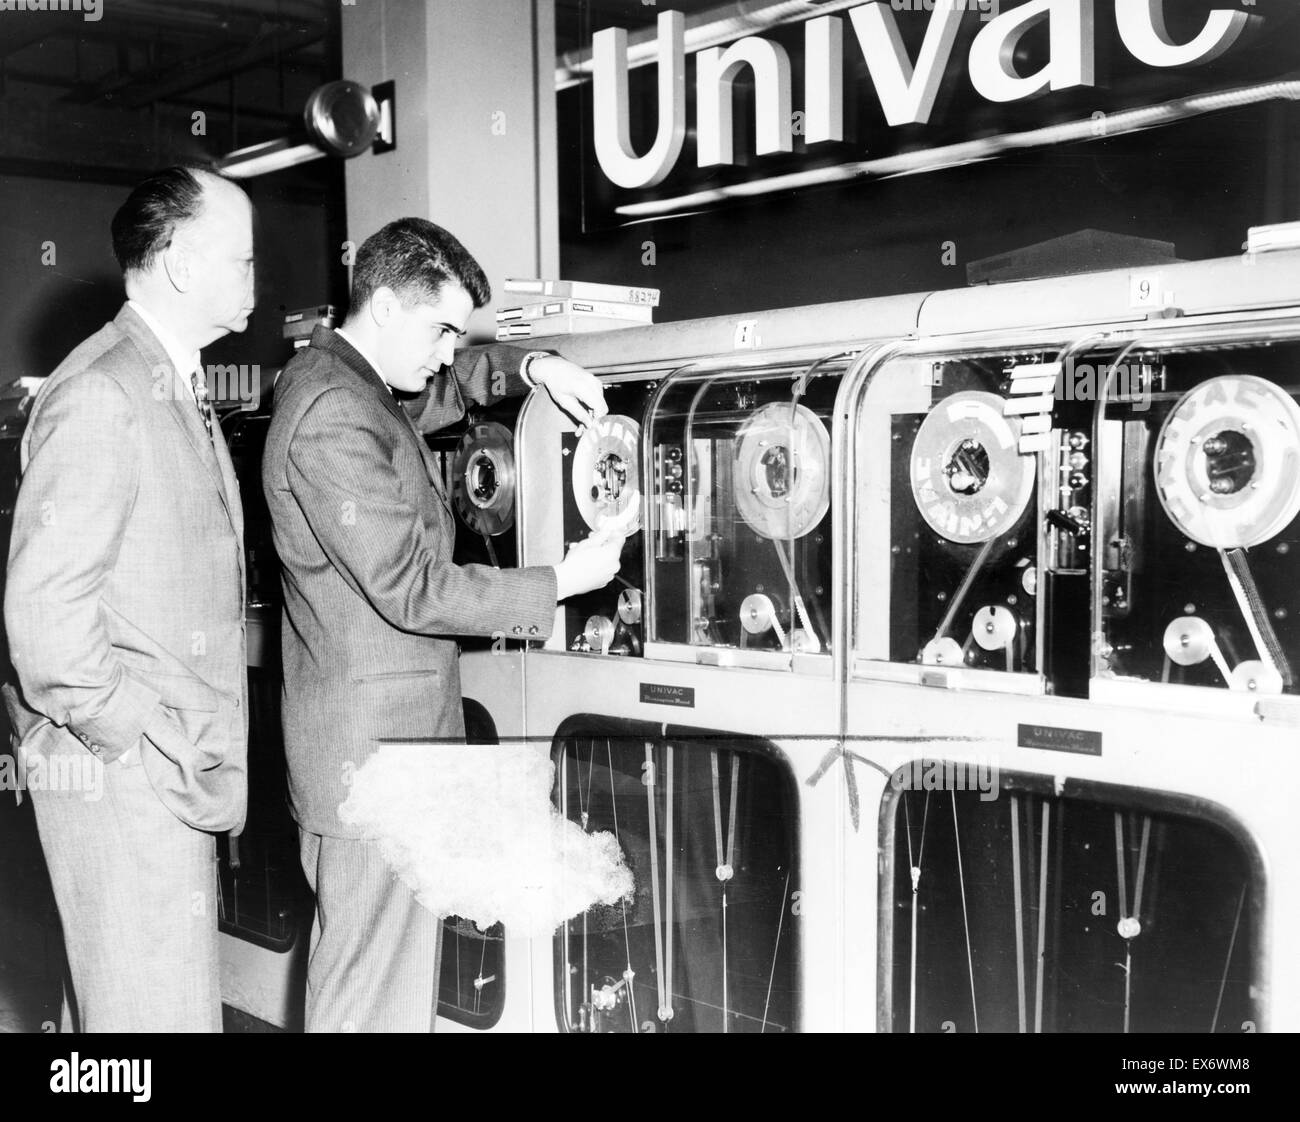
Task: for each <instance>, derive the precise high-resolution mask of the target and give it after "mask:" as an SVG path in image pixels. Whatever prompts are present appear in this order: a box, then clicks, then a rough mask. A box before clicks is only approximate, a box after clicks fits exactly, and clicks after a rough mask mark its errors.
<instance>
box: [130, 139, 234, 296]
mask: <svg viewBox="0 0 1300 1122" xmlns="http://www.w3.org/2000/svg"><path fill="white" fill-rule="evenodd" d="M205 175H206V176H211V177H212V178H214V179H224V178H225V177H224V176H223V175H222V174H221V173H220V172H219V171H218V170H217V169H216V168H215V167H212V166H208V165H205V164H178V165H176V166H175V167H169V168H163V169H162V171H156V172H154V173H153V175H151V176H149V178H148V179H145V180H143V181H142V182H140V183H138V184H136V186H135V188H134V190H132V192H131V193H130V194H129V195H128V196H127V198H126V202H124V203H123V204H122V205H121V206H120V207H119V208H118V211H117V213H116V214H115V215H113V256H114V257H116V258H117V263H118V265H120V266H121V268H122V272H123V273H130V272H135V271H137V270H145V269H148V268H150V267H151V266H152V265H153V263H154V261H155V260H156V259H157V257H158V254H160V253H161V252H162V251H163V250H164V249H166V248H167V247H168V246H169V245H171V244H172V238H173V237H175V235H176V228H177V227H178V226H180V225H182V224H183V223H186V222H189V221H191V220H193V219H195V218H197V217H198V216H199V213H200V212H201V211H202V209H203V180H202V179H201V178H200V176H205Z"/></svg>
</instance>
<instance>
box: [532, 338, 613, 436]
mask: <svg viewBox="0 0 1300 1122" xmlns="http://www.w3.org/2000/svg"><path fill="white" fill-rule="evenodd" d="M528 376H529V377H530V378H531V379H532V380H533V381H534V382H536V383H537V385H539V386H545V387H546V392H547V393H549V394H550V395H551V400H552V401H553V402H555V404H556V405H558V406H559V407H560V408H561V409H563V410H564V412H566V413H567V414H568V415H569V416H570V417H572V418H573V419H574V420H575V421H577V422H578V426H579V431H581V428H582V426H584V425H586V424H588V423H589V422H591V421H599V420H600V419H601V417H603V416H605V414H606V413H608V412H609V407H608V406H607V405H606V404H605V389H604V387H603V386H602V385H601V384H600V380H599V379H598V378H597V377H596V376H595V375H594V374H592V373H590V372H588V371H586V370H584V369H583V368H582V367H581V366H579V365H577V363H573V362H570V361H569V360H568V359H567V358H561V357H560V356H559V355H542V356H541V357H539V358H536V359H534V360H533V363H532V365H531V366H530V367H529V368H528Z"/></svg>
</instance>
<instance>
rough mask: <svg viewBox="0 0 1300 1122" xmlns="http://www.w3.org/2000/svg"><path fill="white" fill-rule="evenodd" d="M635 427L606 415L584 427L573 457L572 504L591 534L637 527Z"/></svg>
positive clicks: (626, 420)
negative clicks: (575, 506)
mask: <svg viewBox="0 0 1300 1122" xmlns="http://www.w3.org/2000/svg"><path fill="white" fill-rule="evenodd" d="M640 448H641V426H640V425H639V424H637V423H636V421H634V420H632V418H631V417H624V416H622V415H620V414H617V413H611V414H610V415H609V416H607V417H602V418H601V419H600V420H599V421H595V422H593V423H592V424H591V425H589V426H588V428H587V431H586V432H584V433H583V434H582V436H581V437H579V439H578V447H577V448H576V449H575V450H574V453H573V476H572V485H573V501H574V502H575V503H576V504H577V507H578V513H579V514H581V515H582V520H583V521H584V522H585V523H586V524H587V525H588V527H590V528H591V529H592V530H606V529H610V530H617V531H618V532H620V533H623V534H635V533H636V532H637V531H638V530H639V529H641V466H640V465H641V458H640Z"/></svg>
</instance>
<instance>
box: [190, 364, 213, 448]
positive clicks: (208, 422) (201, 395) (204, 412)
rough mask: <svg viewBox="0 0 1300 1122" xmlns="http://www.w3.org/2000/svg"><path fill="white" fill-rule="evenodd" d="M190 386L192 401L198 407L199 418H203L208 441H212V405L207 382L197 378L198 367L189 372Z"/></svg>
mask: <svg viewBox="0 0 1300 1122" xmlns="http://www.w3.org/2000/svg"><path fill="white" fill-rule="evenodd" d="M190 385H191V386H193V387H194V400H195V402H196V403H197V405H198V407H199V416H200V417H202V418H203V427H204V429H206V430H207V433H208V439H209V440H211V439H212V403H211V402H210V401H208V385H207V382H206V381H205V380H204V379H203V378H201V377H200V376H199V367H197V366H196V367H195V368H194V369H193V370H192V371H190Z"/></svg>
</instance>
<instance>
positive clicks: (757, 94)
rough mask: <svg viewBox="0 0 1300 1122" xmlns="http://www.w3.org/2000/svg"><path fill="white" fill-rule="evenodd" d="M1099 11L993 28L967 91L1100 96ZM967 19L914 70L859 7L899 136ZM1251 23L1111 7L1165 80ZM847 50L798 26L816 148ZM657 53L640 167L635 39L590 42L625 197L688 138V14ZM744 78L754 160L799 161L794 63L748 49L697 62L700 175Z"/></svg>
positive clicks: (651, 178) (1034, 1)
mask: <svg viewBox="0 0 1300 1122" xmlns="http://www.w3.org/2000/svg"><path fill="white" fill-rule="evenodd" d="M1096 7H1097V0H1029V2H1028V3H1025V4H1021V5H1020V6H1019V7H1016V8H1013V9H1011V10H1009V11H1006V12H1003V13H1002V14H1001V15H999V16H997V17H996V18H994V19H992V20H988V21H987V22H986V23H984V26H983V27H981V29H980V31H979V33H978V34H977V35H976V36H975V39H974V41H973V42H972V43H971V50H970V57H969V59H968V63H967V65H968V68H969V73H970V80H971V85H972V86H973V87H974V88H975V90H976V92H977V93H979V94H980V96H981V97H984V98H986V99H987V100H989V101H993V102H998V103H1003V102H1012V101H1021V100H1024V99H1025V98H1030V97H1036V96H1039V95H1041V94H1043V93H1047V92H1050V91H1059V90H1066V89H1073V88H1077V87H1081V86H1082V87H1090V86H1094V85H1096V81H1097V77H1096V66H1095V56H1096V46H1095V41H1096V23H1097V19H1096ZM971 10H972V9H971V8H970V7H969V6H962V5H959V4H957V3H953V2H951V0H936V2H935V4H934V6H933V9H932V11H931V13H930V22H929V24H928V26H927V28H926V34H925V39H924V40H923V42H922V44H921V49H920V51H919V53H918V55H917V58H916V61H915V62H913V61H912V59H911V58H910V57H909V55H908V53H907V50H906V47H905V46H904V42H903V37H902V35H901V33H900V31H899V28H898V17H897V14H896V13H895V12H894V11H893V10H892V8H891V7H890V6H889V5H887V4H864V5H862V6H861V7H857V8H854V9H852V10H851V11H850V12H849V18H850V20H851V21H852V24H853V31H854V34H855V38H856V40H857V43H858V48H859V49H860V50H861V52H862V57H863V61H864V62H865V64H866V68H867V72H868V74H869V75H870V77H871V81H872V84H873V86H874V87H875V91H876V96H877V97H878V98H879V99H880V105H881V108H882V109H883V111H884V116H885V120H886V121H887V122H888V123H889V124H890V125H891V126H895V127H897V126H900V125H908V124H926V123H928V122H929V120H930V116H931V114H932V113H933V112H934V107H935V103H936V101H937V98H938V94H939V88H940V86H941V85H942V82H943V77H944V75H945V73H946V72H947V71H948V69H949V64H950V63H951V61H952V51H953V46H954V44H955V42H956V39H957V31H958V27H959V25H960V22H961V20H962V18H963V16H964V15H965V14H966V13H967V12H969V11H971ZM976 14H977V16H978V12H976ZM980 18H985V17H980ZM1251 18H1252V17H1251V16H1249V15H1248V14H1246V13H1245V12H1242V11H1238V10H1233V9H1231V8H1226V7H1219V8H1213V9H1211V10H1210V12H1209V14H1208V16H1207V19H1206V23H1205V26H1204V27H1203V28H1202V29H1201V31H1200V32H1199V34H1197V35H1196V36H1195V37H1194V38H1193V39H1192V40H1190V41H1189V42H1187V43H1177V42H1175V41H1174V39H1173V37H1172V36H1171V34H1170V32H1169V28H1168V25H1167V24H1166V21H1165V0H1115V26H1116V28H1117V30H1118V32H1119V37H1120V40H1121V42H1122V43H1123V44H1124V46H1125V48H1126V49H1127V50H1128V52H1129V54H1131V55H1132V56H1133V57H1134V58H1135V59H1137V60H1138V61H1139V62H1141V63H1144V64H1145V65H1147V66H1152V67H1157V68H1162V69H1168V68H1171V67H1178V66H1198V65H1201V64H1203V63H1207V62H1211V61H1213V60H1214V59H1216V58H1218V57H1220V56H1221V55H1222V54H1223V53H1224V52H1225V51H1227V50H1229V49H1230V48H1231V47H1232V46H1233V44H1234V43H1236V42H1237V40H1238V39H1239V38H1240V37H1241V34H1242V32H1243V31H1244V30H1245V29H1246V25H1247V23H1248V22H1249V20H1250V19H1251ZM1044 22H1046V23H1047V25H1048V43H1049V50H1048V59H1047V62H1046V63H1045V64H1044V65H1043V66H1042V67H1041V68H1040V69H1039V70H1038V71H1036V72H1035V73H1033V74H1020V73H1019V72H1018V71H1017V70H1016V68H1015V63H1014V57H1015V53H1016V48H1017V47H1018V46H1019V44H1020V42H1021V40H1022V39H1023V38H1024V37H1025V36H1026V35H1027V34H1028V33H1029V32H1030V31H1031V30H1032V29H1034V28H1036V27H1039V26H1041V25H1042V24H1043V23H1044ZM843 40H844V34H843V21H842V20H841V19H840V18H839V17H838V16H820V17H818V18H816V19H812V20H808V21H807V22H806V24H805V25H804V51H805V57H804V108H803V114H804V122H803V126H804V127H803V133H804V138H805V141H806V143H808V144H815V143H821V142H824V141H837V140H842V139H843V99H844V90H843V64H844V60H843ZM655 52H656V55H655V57H656V65H657V67H658V71H659V74H658V126H657V131H656V134H655V140H654V143H653V144H652V145H651V146H650V148H649V150H648V151H646V152H645V153H644V154H643V155H640V156H638V155H637V154H636V153H635V152H634V151H633V149H632V141H631V127H630V110H629V104H628V102H629V94H628V59H627V32H626V31H624V30H622V29H621V28H615V27H610V28H605V29H604V30H602V31H598V32H597V33H596V35H595V36H594V38H593V40H592V66H593V90H592V103H593V106H594V115H595V119H594V136H595V146H596V158H597V160H598V161H599V162H600V166H601V170H603V171H604V173H605V175H606V176H608V177H609V179H610V180H611V181H612V182H614V183H616V184H618V186H620V187H626V188H629V189H636V188H641V187H653V186H655V185H656V184H658V183H662V182H663V180H664V179H665V178H666V177H667V175H668V174H669V172H671V171H672V169H673V165H674V164H675V163H676V162H677V158H678V156H679V155H681V150H682V145H683V143H684V141H685V138H686V32H685V17H684V16H683V15H682V13H681V12H675V11H666V12H662V13H661V14H660V16H659V20H658V36H657V39H656V43H655ZM746 66H747V67H749V68H750V70H751V71H752V72H753V75H754V109H755V130H754V131H755V138H756V143H755V147H756V150H757V154H759V155H764V154H767V153H770V152H789V151H790V150H791V112H790V107H791V93H790V59H789V56H788V55H787V54H786V51H785V49H784V48H782V47H781V46H779V45H778V44H775V43H770V42H768V41H767V40H765V39H761V38H759V37H757V36H746V37H745V38H742V39H738V40H736V41H735V42H734V43H732V44H731V45H730V46H729V47H727V49H726V50H725V51H723V50H721V49H719V48H716V47H712V48H709V49H708V50H703V51H700V52H699V54H698V56H697V60H696V102H697V108H696V114H697V120H696V131H697V137H698V140H697V145H696V147H697V162H698V163H699V165H700V166H701V167H710V166H714V165H718V164H732V163H734V162H735V158H734V152H733V151H732V86H733V85H734V83H735V81H736V78H737V77H738V75H739V73H740V70H741V68H742V67H746Z"/></svg>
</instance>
